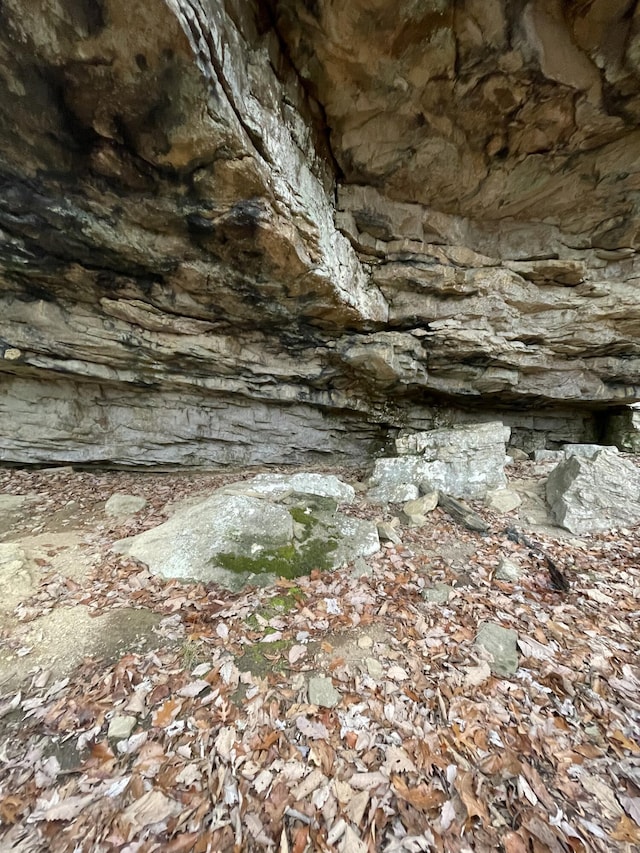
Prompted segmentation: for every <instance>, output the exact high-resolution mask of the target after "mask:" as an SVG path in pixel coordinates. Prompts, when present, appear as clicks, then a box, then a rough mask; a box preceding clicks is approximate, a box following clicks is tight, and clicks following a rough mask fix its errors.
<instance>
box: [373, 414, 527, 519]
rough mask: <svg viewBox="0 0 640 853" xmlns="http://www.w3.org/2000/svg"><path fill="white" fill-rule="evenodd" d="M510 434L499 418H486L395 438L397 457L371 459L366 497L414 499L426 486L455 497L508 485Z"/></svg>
mask: <svg viewBox="0 0 640 853" xmlns="http://www.w3.org/2000/svg"><path fill="white" fill-rule="evenodd" d="M509 434H510V430H509V428H508V427H504V426H503V425H502V424H501V423H488V424H470V425H465V426H458V427H454V428H453V429H439V430H432V431H429V432H419V433H409V434H405V435H402V436H400V437H399V438H398V439H397V440H396V450H397V452H398V454H399V455H398V456H397V457H387V458H382V459H378V460H376V462H375V465H374V468H373V473H372V475H371V477H370V479H369V492H368V497H369V500H371V501H374V502H379V503H394V502H400V501H402V502H404V501H414V500H416V499H417V498H418V495H419V492H420V490H422V491H425V489H428V488H429V486H430V488H431V490H432V491H441V492H445V493H446V494H449V495H453V496H455V497H461V498H480V497H484V496H485V494H486V493H487V491H488V490H491V489H496V488H499V487H504V486H506V484H507V481H506V477H505V474H504V464H505V458H506V453H505V443H506V442H507V441H508V440H509Z"/></svg>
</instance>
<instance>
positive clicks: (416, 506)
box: [403, 483, 438, 515]
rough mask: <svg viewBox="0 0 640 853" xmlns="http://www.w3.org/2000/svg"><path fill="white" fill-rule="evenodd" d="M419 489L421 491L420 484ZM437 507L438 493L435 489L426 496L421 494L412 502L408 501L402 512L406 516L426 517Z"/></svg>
mask: <svg viewBox="0 0 640 853" xmlns="http://www.w3.org/2000/svg"><path fill="white" fill-rule="evenodd" d="M420 488H421V489H422V483H421V484H420ZM437 506H438V492H437V490H435V489H432V490H431V491H430V492H427V493H426V494H425V493H423V495H422V497H421V498H417V499H416V500H414V501H408V502H407V503H406V504H405V505H404V507H403V510H404V512H405V513H406V514H407V515H426V514H427V513H428V512H433V510H434V509H435V508H436V507H437Z"/></svg>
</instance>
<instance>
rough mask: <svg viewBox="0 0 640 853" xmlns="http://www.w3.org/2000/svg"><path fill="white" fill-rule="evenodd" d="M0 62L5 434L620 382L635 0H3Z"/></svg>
mask: <svg viewBox="0 0 640 853" xmlns="http://www.w3.org/2000/svg"><path fill="white" fill-rule="evenodd" d="M0 75H1V76H2V85H1V86H0V182H1V183H2V192H1V193H0V459H2V460H5V461H11V462H22V463H24V462H38V463H42V462H57V461H73V462H82V463H89V462H96V461H99V462H104V463H111V464H121V465H172V464H183V465H185V464H191V465H202V464H208V465H219V464H259V463H265V462H274V463H278V462H292V463H300V462H303V461H306V462H320V461H323V460H329V459H331V460H336V459H341V460H343V461H360V460H362V459H363V458H364V457H365V456H367V455H368V454H370V453H371V452H372V451H373V450H375V449H376V448H378V447H380V446H381V444H382V442H383V440H384V438H385V436H386V435H387V432H388V430H389V429H391V430H396V429H398V428H401V427H406V426H408V427H412V428H415V429H425V428H430V427H433V426H438V425H440V423H441V421H442V419H443V418H445V419H450V420H453V421H457V420H465V419H467V420H468V419H472V420H487V421H488V420H491V419H493V418H495V417H496V415H498V416H499V417H500V419H501V420H503V421H504V422H505V423H507V424H509V425H510V426H511V427H512V440H513V441H514V442H516V443H520V444H521V446H525V447H527V448H529V447H532V446H542V445H544V444H545V443H548V442H552V443H553V442H557V443H561V442H564V441H590V440H594V439H597V438H598V437H599V432H600V430H601V427H602V415H601V412H603V411H605V412H606V410H607V409H608V408H609V407H613V406H616V407H618V409H619V407H620V406H621V405H625V404H628V403H630V402H633V401H634V400H636V399H640V380H639V379H638V377H639V376H640V302H639V301H638V300H637V297H636V282H637V279H638V277H639V275H640V259H639V256H638V254H637V248H638V241H639V234H638V221H639V219H638V188H639V186H640V184H639V166H638V163H640V133H639V132H638V130H637V126H638V118H639V117H640V95H639V92H640V85H639V78H640V16H639V13H638V11H637V4H636V3H635V2H630V0H616V2H614V3H604V2H600V0H597V2H595V3H591V4H585V3H583V2H577V0H576V2H568V3H560V2H555V0H530V2H519V3H506V2H502V0H482V2H480V0H465V2H462V3H460V2H458V3H453V2H449V0H428V2H420V3H417V2H414V0H401V2H399V3H390V2H387V1H386V0H356V2H353V3H349V4H342V5H340V4H333V3H329V2H327V0H313V2H302V0H271V2H267V3H257V2H253V0H244V2H240V0H226V2H222V3H214V2H207V0H149V1H148V2H146V3H144V4H133V5H132V4H128V3H125V2H124V0H100V2H91V3H89V2H87V1H86V0H54V1H53V2H51V0H47V2H45V0H20V2H18V0H5V2H4V3H2V5H1V7H0Z"/></svg>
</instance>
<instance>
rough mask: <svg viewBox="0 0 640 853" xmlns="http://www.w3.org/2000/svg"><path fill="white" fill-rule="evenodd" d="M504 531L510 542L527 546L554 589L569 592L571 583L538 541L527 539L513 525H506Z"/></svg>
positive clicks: (530, 554)
mask: <svg viewBox="0 0 640 853" xmlns="http://www.w3.org/2000/svg"><path fill="white" fill-rule="evenodd" d="M504 532H505V533H506V534H507V538H508V539H511V541H512V542H517V543H518V544H520V545H524V546H525V547H526V548H528V549H529V556H530V557H532V558H533V559H534V560H536V561H537V562H538V564H539V565H540V564H542V566H544V568H546V570H547V571H548V572H549V578H550V579H551V586H552V587H553V588H554V589H557V590H558V591H559V592H569V590H570V589H571V584H570V583H569V581H568V580H567V577H566V575H565V574H563V573H562V572H561V571H560V569H559V568H558V566H557V565H556V564H555V563H554V561H553V560H552V559H551V557H550V556H549V555H548V554H547V552H546V551H545V550H544V549H543V548H542V546H541V545H540V544H539V543H538V542H534V541H533V540H532V539H529V538H528V537H527V536H525V535H524V533H521V532H520V531H519V530H516V528H515V527H507V528H506V529H505V531H504Z"/></svg>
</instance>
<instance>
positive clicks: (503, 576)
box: [496, 557, 522, 583]
mask: <svg viewBox="0 0 640 853" xmlns="http://www.w3.org/2000/svg"><path fill="white" fill-rule="evenodd" d="M521 577H522V569H521V568H520V566H516V564H515V563H512V562H511V561H510V560H507V559H506V558H505V557H502V559H501V560H500V564H499V565H498V568H497V570H496V580H499V581H507V583H516V581H518V580H520V578H521Z"/></svg>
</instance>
